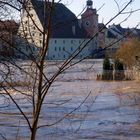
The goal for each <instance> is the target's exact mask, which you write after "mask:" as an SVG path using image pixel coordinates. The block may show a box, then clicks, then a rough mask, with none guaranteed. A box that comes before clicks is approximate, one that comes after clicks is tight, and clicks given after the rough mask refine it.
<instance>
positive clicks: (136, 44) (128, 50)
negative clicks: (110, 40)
mask: <svg viewBox="0 0 140 140" xmlns="http://www.w3.org/2000/svg"><path fill="white" fill-rule="evenodd" d="M136 56H140V40H139V39H137V38H131V39H128V40H127V41H125V42H124V43H123V44H122V45H121V46H120V48H119V49H118V51H117V52H116V54H115V58H116V59H118V60H121V62H123V64H124V65H125V66H126V67H127V68H129V69H132V67H133V66H134V65H135V63H136Z"/></svg>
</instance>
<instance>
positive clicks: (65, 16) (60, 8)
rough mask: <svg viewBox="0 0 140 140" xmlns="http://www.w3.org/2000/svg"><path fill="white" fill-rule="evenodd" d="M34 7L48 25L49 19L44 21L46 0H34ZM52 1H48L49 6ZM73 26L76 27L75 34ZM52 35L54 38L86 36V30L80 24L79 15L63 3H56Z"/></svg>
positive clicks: (42, 20) (39, 16)
mask: <svg viewBox="0 0 140 140" xmlns="http://www.w3.org/2000/svg"><path fill="white" fill-rule="evenodd" d="M32 4H33V8H34V9H35V11H36V13H37V15H38V18H39V20H40V21H41V23H42V25H44V24H45V25H46V27H47V23H48V21H47V20H45V23H44V1H37V0H33V1H32ZM50 4H51V3H47V5H48V6H49V5H50ZM46 19H48V12H46ZM74 26H75V27H74ZM72 27H73V28H75V34H74V33H73V31H72ZM51 28H52V31H51V37H52V38H85V37H86V32H85V30H84V29H83V28H82V27H80V26H79V24H78V19H77V17H76V16H75V15H74V14H73V13H72V12H71V11H70V10H69V9H68V8H66V7H65V6H64V5H63V4H61V3H55V4H54V10H53V15H52V21H51Z"/></svg>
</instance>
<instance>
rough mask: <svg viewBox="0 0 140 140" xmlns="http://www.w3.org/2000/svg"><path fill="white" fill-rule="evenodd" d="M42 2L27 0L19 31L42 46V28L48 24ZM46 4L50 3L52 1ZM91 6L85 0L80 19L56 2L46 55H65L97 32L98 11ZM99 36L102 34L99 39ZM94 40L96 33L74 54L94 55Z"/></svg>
mask: <svg viewBox="0 0 140 140" xmlns="http://www.w3.org/2000/svg"><path fill="white" fill-rule="evenodd" d="M44 4H45V2H44V1H37V0H31V2H30V3H28V6H27V7H26V9H24V11H23V14H22V19H21V24H20V27H19V31H18V33H19V34H20V35H21V36H22V37H24V38H26V39H27V40H28V42H30V43H32V44H34V45H35V46H37V47H38V48H42V46H43V45H42V44H43V36H42V31H43V29H44V28H46V30H47V27H48V11H47V12H46V13H44V8H43V7H44ZM46 4H47V6H48V7H49V6H50V4H51V3H46ZM92 6H93V2H92V0H87V9H86V11H85V12H84V13H83V14H82V16H81V19H77V17H76V16H75V15H74V14H73V13H72V12H71V11H70V10H69V9H67V8H66V7H65V6H64V5H63V4H61V3H55V5H54V11H53V15H52V21H51V34H50V41H49V49H48V52H47V56H46V58H47V59H66V58H68V57H69V56H70V55H71V54H72V53H73V52H74V51H75V50H76V49H78V47H79V46H80V45H81V44H82V42H84V43H83V44H82V45H81V46H80V47H83V46H84V44H85V43H86V42H87V41H88V39H89V38H91V37H92V36H94V34H95V33H96V32H98V14H97V11H96V9H93V8H92ZM27 10H28V12H27ZM36 25H37V26H36ZM44 25H45V26H44ZM43 26H44V28H43ZM102 38H103V35H101V38H100V40H101V39H102ZM97 41H98V39H97V37H94V39H93V40H92V41H91V42H90V43H89V44H88V45H87V46H86V47H85V49H84V50H83V51H82V52H81V53H80V54H79V55H78V56H77V58H84V57H93V54H94V50H96V49H98V46H97V45H98V43H97ZM100 44H101V43H100ZM102 46H103V44H102ZM26 51H30V49H28V48H27V49H26Z"/></svg>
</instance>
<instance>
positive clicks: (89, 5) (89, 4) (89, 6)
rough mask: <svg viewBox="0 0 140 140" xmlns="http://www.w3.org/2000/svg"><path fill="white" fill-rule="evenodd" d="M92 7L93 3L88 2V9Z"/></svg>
mask: <svg viewBox="0 0 140 140" xmlns="http://www.w3.org/2000/svg"><path fill="white" fill-rule="evenodd" d="M92 6H93V1H92V0H87V8H92Z"/></svg>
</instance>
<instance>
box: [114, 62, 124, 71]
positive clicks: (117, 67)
mask: <svg viewBox="0 0 140 140" xmlns="http://www.w3.org/2000/svg"><path fill="white" fill-rule="evenodd" d="M114 63H115V70H124V66H123V63H122V62H120V61H119V60H118V59H116V60H115V62H114Z"/></svg>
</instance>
